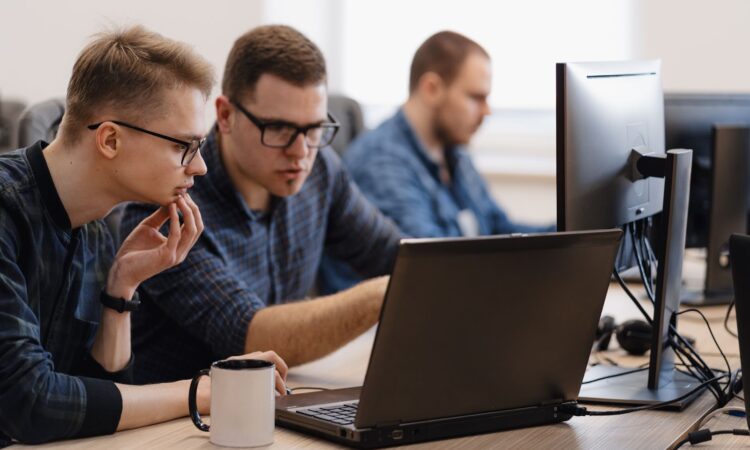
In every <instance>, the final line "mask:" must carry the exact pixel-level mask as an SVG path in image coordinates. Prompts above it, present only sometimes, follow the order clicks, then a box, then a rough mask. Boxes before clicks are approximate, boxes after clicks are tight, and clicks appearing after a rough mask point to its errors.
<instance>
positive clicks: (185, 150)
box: [86, 120, 206, 166]
mask: <svg viewBox="0 0 750 450" xmlns="http://www.w3.org/2000/svg"><path fill="white" fill-rule="evenodd" d="M104 122H112V123H116V124H117V125H121V126H123V127H127V128H131V129H133V130H135V131H140V132H141V133H146V134H150V135H151V136H156V137H158V138H161V139H165V140H167V141H169V142H174V143H175V144H179V145H181V146H182V159H181V160H180V164H182V165H183V166H187V165H188V164H190V162H191V161H193V158H195V155H197V154H198V150H200V148H201V146H202V145H203V143H204V142H206V138H203V139H193V140H191V141H183V140H181V139H177V138H173V137H170V136H167V135H164V134H161V133H157V132H155V131H150V130H147V129H145V128H141V127H137V126H135V125H131V124H129V123H126V122H122V121H120V120H105V121H102V122H99V123H95V124H93V125H89V126H87V127H86V128H88V129H89V130H96V129H97V128H99V127H100V126H101V124H103V123H104Z"/></svg>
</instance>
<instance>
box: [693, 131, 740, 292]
mask: <svg viewBox="0 0 750 450" xmlns="http://www.w3.org/2000/svg"><path fill="white" fill-rule="evenodd" d="M711 158H712V160H711V206H710V212H709V216H708V247H707V249H706V271H705V281H704V283H703V287H702V289H689V288H685V289H684V290H683V293H682V298H681V300H682V303H683V304H687V305H719V304H727V303H729V302H731V301H732V299H733V298H734V290H733V289H732V268H731V266H730V265H729V236H731V235H732V233H738V234H745V233H746V232H747V205H748V204H749V203H750V202H749V201H748V197H749V194H748V191H749V190H750V128H748V127H746V126H734V125H715V126H714V128H713V154H712V157H711Z"/></svg>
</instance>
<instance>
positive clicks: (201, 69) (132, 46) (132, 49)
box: [60, 25, 214, 141]
mask: <svg viewBox="0 0 750 450" xmlns="http://www.w3.org/2000/svg"><path fill="white" fill-rule="evenodd" d="M213 85H214V72H213V68H212V67H211V64H209V63H208V61H206V60H205V59H204V58H202V57H201V56H200V55H198V54H197V53H196V52H195V51H194V50H193V49H192V48H191V47H190V46H188V45H187V44H185V43H182V42H178V41H174V40H172V39H168V38H165V37H164V36H162V35H160V34H158V33H155V32H153V31H150V30H148V29H146V28H144V27H142V26H140V25H138V26H132V27H128V28H124V29H120V30H116V31H112V32H105V33H101V34H99V35H97V36H96V37H95V39H94V40H93V41H92V42H91V43H90V44H88V45H87V46H86V47H85V48H84V49H83V50H82V51H81V53H80V55H78V59H77V60H76V62H75V65H74V66H73V73H72V75H71V77H70V82H69V83H68V93H67V98H66V107H65V116H64V118H63V121H62V124H61V126H60V129H61V132H62V133H61V134H62V136H63V137H64V138H65V139H69V140H70V141H76V140H77V139H78V138H79V137H80V136H81V133H83V131H84V130H85V127H86V125H89V124H90V121H91V120H92V118H93V117H94V116H95V114H96V112H97V111H101V110H102V109H105V108H111V109H114V110H117V111H118V113H117V114H118V117H116V118H117V119H120V120H128V119H132V118H135V117H138V118H140V120H143V117H146V118H147V119H148V118H153V117H155V116H157V115H158V114H164V113H165V111H164V110H163V109H164V106H165V105H164V104H163V101H164V98H163V97H164V93H165V91H166V90H167V89H169V88H176V87H179V86H190V87H194V88H196V89H198V90H200V92H201V93H202V94H203V96H204V98H206V99H207V98H208V96H209V95H210V94H211V89H212V87H213ZM113 119H114V117H113Z"/></svg>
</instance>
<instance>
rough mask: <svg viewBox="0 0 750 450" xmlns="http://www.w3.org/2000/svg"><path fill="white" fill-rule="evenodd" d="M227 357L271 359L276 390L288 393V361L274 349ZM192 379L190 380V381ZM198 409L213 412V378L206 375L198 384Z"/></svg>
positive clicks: (203, 412) (204, 412)
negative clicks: (274, 367) (274, 369)
mask: <svg viewBox="0 0 750 450" xmlns="http://www.w3.org/2000/svg"><path fill="white" fill-rule="evenodd" d="M227 359H262V360H263V361H269V362H272V363H274V364H275V365H276V392H277V393H278V394H279V395H286V374H287V372H288V371H289V368H288V367H287V365H286V363H285V362H284V360H283V359H281V356H279V355H277V354H276V352H274V351H268V352H253V353H247V354H245V355H238V356H231V357H229V358H227ZM189 381H190V380H188V382H189ZM196 399H197V404H198V411H199V412H200V413H201V414H209V413H210V412H211V378H210V377H206V378H204V379H203V380H201V382H200V384H198V392H197V394H196Z"/></svg>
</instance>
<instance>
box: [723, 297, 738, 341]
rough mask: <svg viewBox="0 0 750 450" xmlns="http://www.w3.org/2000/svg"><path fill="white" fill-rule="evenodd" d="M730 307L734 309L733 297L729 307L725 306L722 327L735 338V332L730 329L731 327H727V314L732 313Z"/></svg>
mask: <svg viewBox="0 0 750 450" xmlns="http://www.w3.org/2000/svg"><path fill="white" fill-rule="evenodd" d="M732 309H734V299H732V301H731V302H730V303H729V308H727V315H726V316H724V329H725V330H727V333H729V335H730V336H732V337H735V338H737V337H738V336H737V332H736V331H732V329H730V328H729V316H731V315H732Z"/></svg>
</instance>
